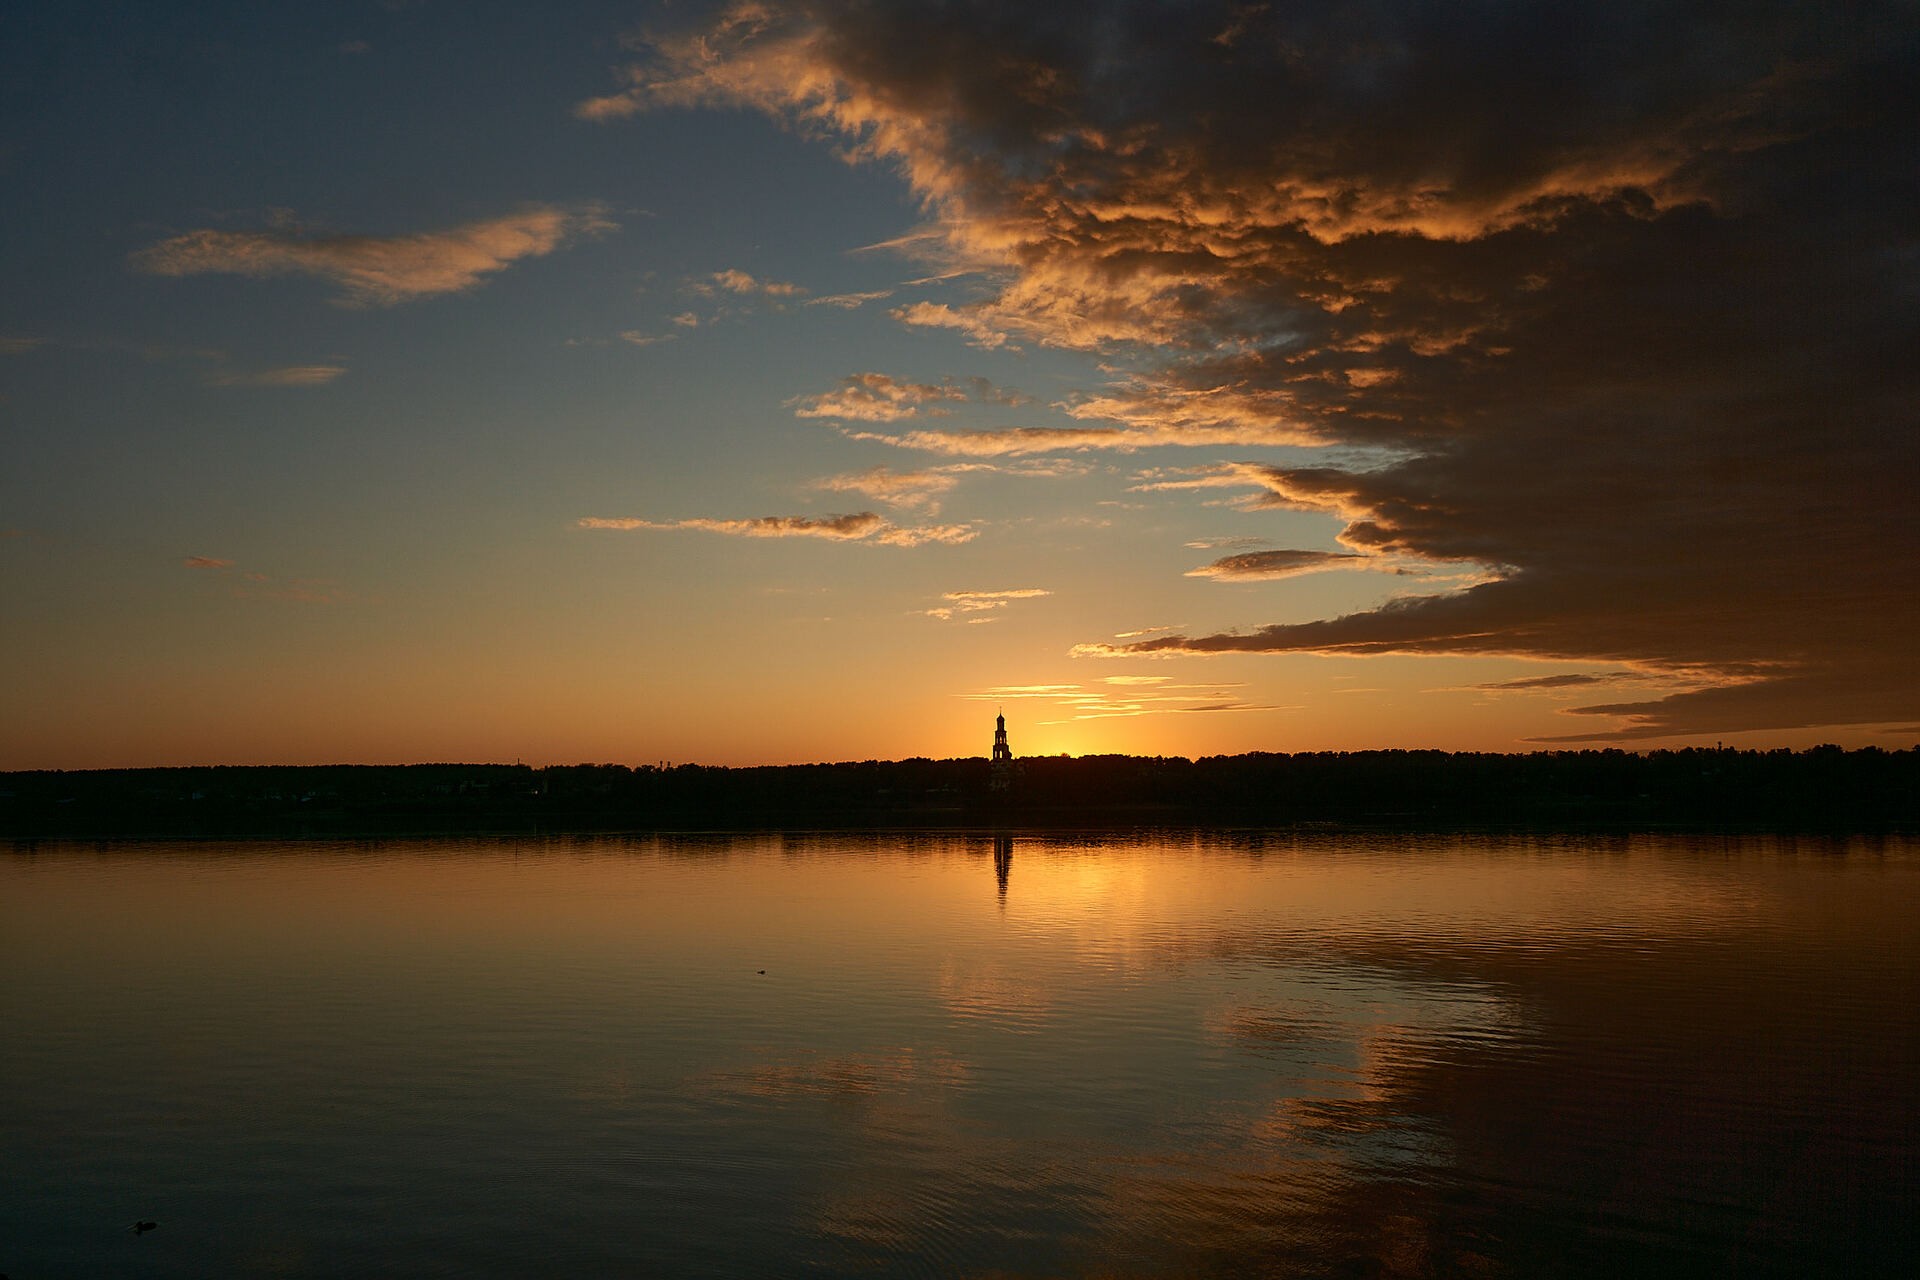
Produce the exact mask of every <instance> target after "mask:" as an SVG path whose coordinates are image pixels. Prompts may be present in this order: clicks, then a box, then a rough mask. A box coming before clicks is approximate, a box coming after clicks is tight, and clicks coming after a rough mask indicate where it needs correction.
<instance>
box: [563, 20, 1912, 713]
mask: <svg viewBox="0 0 1920 1280" xmlns="http://www.w3.org/2000/svg"><path fill="white" fill-rule="evenodd" d="M1569 4H1570V5H1571V8H1569V6H1568V5H1561V6H1557V7H1556V8H1555V9H1554V11H1553V13H1552V15H1551V17H1549V16H1548V15H1547V14H1546V11H1545V10H1542V11H1540V12H1539V13H1537V14H1531V15H1530V14H1521V15H1520V16H1518V17H1517V18H1516V17H1515V15H1514V14H1512V13H1509V12H1508V11H1506V10H1504V9H1503V10H1499V11H1497V12H1496V11H1495V10H1491V9H1489V10H1460V11H1457V12H1456V11H1449V17H1448V24H1447V36H1446V39H1444V40H1434V39H1433V38H1432V28H1431V25H1430V24H1431V22H1432V13H1431V11H1429V10H1428V9H1425V8H1422V7H1419V6H1403V7H1400V8H1392V7H1389V8H1386V9H1381V8H1378V7H1373V8H1368V9H1365V10H1359V9H1355V10H1351V11H1348V10H1337V9H1336V10H1329V11H1322V10H1306V9H1300V8H1298V7H1289V6H1244V7H1241V8H1239V9H1237V10H1236V11H1235V14H1234V15H1233V17H1232V19H1231V21H1228V22H1225V23H1224V24H1223V23H1222V22H1221V21H1220V20H1219V15H1207V14H1199V15H1195V16H1192V17H1190V18H1183V17H1181V16H1179V15H1174V14H1172V13H1171V11H1163V10H1158V9H1151V8H1147V9H1134V8H1122V9H1117V10H1114V11H1113V12H1112V13H1110V14H1108V15H1107V17H1106V19H1105V20H1103V22H1101V23H1100V24H1097V26H1093V25H1088V24H1084V23H1077V22H1073V21H1068V20H1064V19H1061V18H1060V17H1059V16H1058V15H1057V14H1055V13H1054V12H1053V11H1052V10H1049V9H1047V8H1046V7H1045V6H1031V5H1014V4H994V3H987V4H985V5H973V6H965V7H962V8H950V7H941V6H932V7H928V6H905V5H903V6H862V7H858V8H855V9H840V8H835V7H817V6H811V5H798V4H793V5H788V4H781V3H775V2H773V0H757V2H755V3H746V4H738V5H735V6H733V7H731V8H729V9H728V10H726V11H725V12H724V13H723V14H722V15H721V16H720V17H719V18H718V19H717V20H712V21H707V22H705V23H704V24H703V25H701V26H699V27H698V28H697V29H692V30H688V31H684V32H681V33H676V34H671V35H668V36H664V37H661V38H659V39H656V40H652V41H650V42H648V43H647V44H646V46H645V47H644V49H643V56H642V57H641V58H640V60H638V61H637V62H636V63H635V65H633V66H632V67H630V68H628V69H627V70H626V71H625V72H624V73H623V74H624V80H623V82H622V84H620V85H619V86H617V88H616V91H615V92H614V93H612V94H609V95H607V96H605V97H602V98H599V99H595V100H592V101H590V102H587V103H583V104H581V106H580V107H579V108H578V111H579V113H580V114H581V115H583V116H586V117H588V118H596V119H610V118H613V117H616V116H619V115H623V114H631V113H633V112H636V111H641V110H649V109H656V108H664V107H677V108H686V107H697V106H728V107H737V106H746V107H750V108H753V109H757V110H760V111H762V112H765V113H767V114H769V115H771V116H773V117H775V118H777V119H779V120H781V121H782V122H784V123H786V124H787V125H789V126H790V127H793V128H794V129H796V130H797V131H799V132H800V133H802V134H803V135H805V136H810V137H816V138H820V139H823V140H828V141H831V142H832V143H834V144H836V145H838V146H839V147H840V148H841V150H842V152H843V154H844V155H845V156H846V157H847V158H848V159H849V160H851V161H854V162H877V163H883V164H885V165H887V166H888V167H889V168H890V169H891V170H892V171H895V172H898V173H899V174H901V175H902V177H903V178H904V180H905V181H906V182H907V183H908V185H909V186H910V188H911V190H912V191H913V193H914V194H915V195H916V196H917V197H918V198H919V199H920V200H921V202H922V204H923V206H924V208H925V210H926V215H927V221H926V222H925V224H924V225H923V226H922V227H920V228H919V229H917V230H916V231H914V232H913V233H911V234H910V235H909V236H906V237H902V238H901V240H900V241H899V242H898V243H897V245H896V246H895V247H896V249H897V250H898V251H902V252H908V253H913V254H916V255H919V256H921V257H924V258H927V259H929V260H930V261H932V262H933V263H934V265H935V267H936V268H937V271H938V276H937V278H939V279H950V278H952V277H954V276H955V275H956V274H960V273H969V274H972V275H973V276H974V278H975V282H976V285H977V287H976V288H975V290H974V291H973V292H972V293H970V294H969V295H968V297H967V298H966V300H965V301H964V302H957V303H956V302H940V301H930V300H929V301H919V302H915V303H913V304H910V305H908V306H903V307H900V308H898V309H897V310H896V311H895V313H894V314H895V316H896V318H897V319H898V320H899V321H900V322H902V323H904V324H908V325H914V326H922V327H929V326H930V327H938V328H946V329H951V330H953V331H955V332H957V333H959V334H961V335H963V336H965V337H966V338H967V339H968V340H969V341H972V342H973V343H975V344H977V345H980V346H985V347H994V346H1003V347H1004V346H1012V345H1015V344H1016V343H1037V344H1041V345H1049V346H1056V347H1063V348H1069V349H1074V350H1079V351H1084V352H1088V353H1092V354H1094V355H1096V356H1098V357H1099V358H1100V359H1102V360H1103V361H1105V362H1106V363H1107V364H1108V366H1109V367H1111V368H1112V369H1113V370H1114V371H1115V372H1114V374H1113V376H1114V378H1115V382H1114V384H1113V385H1112V386H1110V387H1108V388H1105V389H1103V390H1102V391H1100V392H1099V393H1097V394H1094V395H1089V396H1086V397H1083V398H1080V399H1078V400H1075V401H1073V402H1071V403H1070V404H1069V405H1068V406H1067V407H1066V411H1067V412H1068V413H1070V414H1073V415H1075V416H1078V417H1080V418H1082V419H1083V420H1091V421H1090V423H1089V425H1088V426H1086V427H1084V428H1077V429H1048V428H1040V427H1028V428H1015V429H1011V430H1005V431H992V432H987V431H962V432H931V431H913V432H907V433H903V434H900V435H881V434H871V433H861V432H849V433H848V434H849V435H850V436H852V437H853V438H855V439H863V440H873V441H878V442H883V443H887V444H892V445H896V446H899V447H906V448H914V449H920V450H924V451H927V452H931V453H937V454H944V455H947V456H952V457H971V458H997V457H1012V456H1020V455H1027V454H1036V453H1047V452H1056V451H1074V450H1094V449H1104V450H1120V451H1126V450H1135V449H1142V448H1149V447H1160V446H1166V445H1183V444H1184V445H1195V444H1199V445H1208V446H1227V447H1242V446H1255V445H1258V446H1273V445H1288V446H1295V447H1303V446H1304V447H1318V448H1322V449H1323V450H1325V452H1324V453H1323V455H1322V456H1321V457H1320V458H1319V459H1318V460H1317V464H1316V465H1312V466H1276V465H1267V464H1255V463H1244V464H1233V465H1232V466H1230V467H1223V468H1221V469H1218V470H1216V471H1213V472H1211V473H1202V474H1191V475H1187V476H1174V477H1171V478H1166V479H1161V480H1154V481H1149V482H1148V483H1149V484H1150V485H1152V486H1153V487H1155V488H1157V489H1159V490H1161V491H1168V492H1173V491H1178V490H1179V489H1182V488H1187V489H1200V488H1233V487H1241V488H1246V489H1249V490H1251V491H1252V502H1253V503H1254V504H1255V505H1257V506H1268V507H1273V508H1289V509H1297V510H1307V511H1313V512H1318V513H1321V514H1323V515H1325V516H1327V517H1329V518H1330V519H1331V520H1332V521H1335V522H1337V524H1338V526H1339V533H1338V539H1339V541H1340V543H1341V544H1342V545H1343V546H1345V547H1347V548H1349V549H1350V550H1351V551H1352V552H1354V553H1355V554H1358V555H1363V556H1367V557H1404V558H1406V559H1407V560H1411V561H1418V562H1422V563H1428V564H1438V563H1452V564H1457V565H1463V566H1470V567H1471V568H1470V570H1469V572H1468V573H1467V574H1465V575H1464V576H1463V577H1462V579H1461V580H1460V581H1458V582H1456V583H1454V584H1452V588H1451V589H1449V590H1445V591H1438V592H1436V593H1435V594H1432V595H1426V596H1419V597H1411V598H1401V599H1396V600H1393V601H1390V602H1388V603H1386V604H1384V605H1382V606H1380V607H1378V608H1375V609H1370V610H1366V611H1362V612H1359V613H1355V614H1350V615H1347V616H1344V617H1336V618H1326V619H1320V620H1315V621H1308V622H1300V623H1285V624H1269V625H1264V626H1262V625H1254V626H1249V627H1245V628H1236V629H1228V630H1221V631H1218V632H1214V633H1211V634H1201V635H1191V636H1189V635H1182V634H1177V633H1176V634H1167V635H1156V636H1153V637H1150V638H1139V642H1138V643H1136V644H1134V645H1132V646H1101V645H1094V646H1089V647H1088V649H1087V651H1089V652H1129V653H1138V654H1140V655H1142V656H1149V655H1153V654H1180V655H1196V656H1197V655H1204V654H1212V653H1227V652H1235V653H1246V652H1274V653H1287V652H1320V653H1346V654H1370V653H1399V654H1461V653H1475V654H1501V655H1511V656H1524V657H1534V658H1548V659H1554V660H1563V661H1570V662H1590V661H1608V662H1617V663H1621V664H1624V665H1626V666H1627V667H1629V668H1631V669H1633V670H1637V671H1643V672H1652V673H1656V674H1657V673H1663V672H1664V673H1690V674H1691V675H1692V676H1693V677H1695V678H1696V679H1697V680H1698V681H1699V683H1698V685H1697V687H1694V688H1690V689H1688V690H1685V691H1682V692H1678V693H1673V694H1671V695H1669V696H1666V697H1662V698H1658V699H1653V700H1648V701H1641V702H1619V703H1607V704H1598V705H1595V706H1592V707H1584V708H1578V709H1576V710H1577V713H1579V714H1583V715H1587V716H1591V717H1596V718H1599V719H1601V720H1602V721H1611V722H1612V725H1613V727H1607V725H1605V724H1603V725H1602V726H1601V727H1598V728H1596V729H1594V730H1593V731H1592V732H1590V733H1588V734H1586V735H1584V736H1586V737H1588V738H1608V737H1621V738H1642V737H1657V736H1660V735H1662V734H1680V733H1709V732H1733V731H1740V730H1744V729H1753V728H1768V727H1773V728H1790V727H1799V726H1807V725H1824V724H1855V723H1857V724H1877V723H1909V722H1912V721H1913V720H1914V719H1915V718H1916V717H1920V673H1916V670H1915V667H1914V662H1913V658H1912V657H1911V650H1912V643H1911V639H1910V637H1911V636H1912V635H1913V634H1914V633H1915V632H1916V631H1920V580H1916V566H1920V525H1916V524H1915V522H1914V521H1912V520H1911V519H1908V518H1905V517H1906V511H1907V508H1908V507H1909V506H1910V505H1911V494H1912V491H1913V488H1914V481H1915V478H1916V476H1920V433H1916V432H1915V431H1913V430H1912V429H1911V428H1912V418H1913V408H1912V406H1913V405H1914V404H1915V403H1920V374H1917V373H1916V370H1915V367H1914V363H1913V361H1912V360H1911V353H1910V351H1909V350H1908V348H1909V347H1911V345H1912V344H1911V342H1910V341H1903V339H1904V338H1905V336H1906V335H1909V334H1911V333H1913V332H1915V331H1916V330H1920V289H1916V288H1915V287H1914V278H1915V277H1914V269H1913V262H1912V253H1911V243H1910V241H1911V236H1910V235H1909V234H1908V233H1907V232H1906V230H1905V229H1904V227H1905V224H1904V223H1903V222H1902V221H1901V217H1900V215H1901V213H1902V212H1903V211H1904V210H1905V209H1907V208H1908V207H1909V206H1911V204H1912V203H1913V201H1912V200H1911V199H1910V198H1908V193H1906V191H1905V188H1904V187H1901V186H1900V185H1899V184H1898V183H1895V184H1894V185H1892V186H1889V185H1888V182H1887V179H1886V177H1885V175H1888V174H1903V175H1904V174H1909V173H1913V172H1916V171H1920V156H1917V155H1916V151H1915V143H1914V140H1913V137H1914V135H1913V130H1912V128H1911V120H1910V118H1909V117H1910V115H1911V113H1910V112H1907V111H1904V110H1903V109H1902V104H1904V103H1906V101H1907V98H1908V96H1909V95H1908V92H1907V85H1908V83H1909V82H1910V81H1911V79H1912V75H1911V71H1912V68H1911V66H1910V65H1909V64H1910V63H1911V59H1910V58H1908V57H1906V56H1905V55H1904V54H1899V53H1893V54H1890V53H1889V52H1888V50H1890V49H1893V50H1903V49H1906V48H1908V47H1909V46H1910V45H1911V44H1912V41H1913V39H1914V38H1915V36H1916V34H1920V30H1917V29H1916V28H1917V24H1916V21H1915V20H1914V19H1913V18H1912V17H1911V16H1910V15H1909V16H1903V17H1900V18H1897V19H1896V18H1888V19H1887V20H1886V22H1876V23H1867V24H1844V23H1833V22H1831V21H1828V20H1827V19H1826V16H1825V15H1824V14H1822V13H1820V12H1818V11H1816V10H1814V9H1806V8H1799V9H1796V8H1794V7H1792V6H1784V7H1779V8H1774V9H1769V10H1768V11H1767V14H1768V16H1767V19H1766V21H1764V22H1758V23H1754V22H1750V21H1747V20H1746V19H1744V18H1741V17H1730V16H1728V13H1727V11H1725V10H1724V9H1723V8H1715V7H1713V6H1707V5H1699V4H1690V3H1686V2H1685V0H1683V2H1682V3H1681V4H1680V5H1679V6H1678V7H1677V8H1667V9H1662V10H1661V11H1660V12H1659V13H1658V14H1655V13H1653V12H1652V11H1651V10H1644V9H1633V8H1631V7H1622V6H1618V5H1612V4H1607V3H1602V2H1601V0H1569ZM1888 23H1891V24H1892V25H1891V26H1889V25H1888ZM1568 29H1577V30H1580V31H1581V32H1582V33H1583V37H1582V39H1581V40H1579V41H1577V42H1573V43H1569V42H1567V41H1566V40H1565V38H1564V32H1565V31H1566V30H1568ZM900 50H913V51H915V56H913V57H911V58H903V57H901V56H900V54H899V51H900ZM1415 55H1417V56H1415ZM1108 424H1111V425H1108ZM1222 563H1225V562H1222ZM1251 563H1256V564H1257V563H1265V564H1266V565H1267V566H1269V567H1272V566H1274V565H1276V564H1278V563H1279V561H1276V560H1273V559H1271V558H1269V559H1268V560H1267V561H1265V562H1257V561H1256V562H1251Z"/></svg>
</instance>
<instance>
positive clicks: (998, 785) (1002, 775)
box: [988, 713, 1013, 791]
mask: <svg viewBox="0 0 1920 1280" xmlns="http://www.w3.org/2000/svg"><path fill="white" fill-rule="evenodd" d="M992 769H993V772H992V775H991V780H990V782H989V784H988V785H989V786H991V787H992V788H993V790H995V791H1005V790H1006V789H1007V788H1009V787H1011V786H1012V785H1013V748H1012V747H1010V746H1008V745H1007V717H1006V715H1005V714H1004V713H1002V714H1000V715H997V716H995V717H994V718H993V765H992Z"/></svg>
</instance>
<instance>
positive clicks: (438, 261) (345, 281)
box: [132, 205, 614, 306]
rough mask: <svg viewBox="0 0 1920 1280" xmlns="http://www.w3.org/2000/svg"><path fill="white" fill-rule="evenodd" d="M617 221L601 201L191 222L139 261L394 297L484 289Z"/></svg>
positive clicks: (351, 297) (352, 298)
mask: <svg viewBox="0 0 1920 1280" xmlns="http://www.w3.org/2000/svg"><path fill="white" fill-rule="evenodd" d="M613 229H614V224H613V223H612V222H610V221H609V220H608V219H607V218H606V216H605V215H604V213H603V212H602V211H601V210H600V208H599V207H598V206H594V205H589V206H583V207H580V208H576V209H562V208H556V207H552V206H534V207H531V208H528V209H526V210H523V211H522V212H519V213H513V214H508V215H506V216H504V217H499V218H489V219H486V220H484V221H480V222H470V223H467V224H466V225H464V226H459V227H452V228H449V229H447V230H445V231H427V232H418V233H415V234H412V235H398V236H369V235H315V234H307V233H302V232H298V231H288V230H278V229H276V230H271V231H215V230H202V231H190V232H187V233H186V234H184V235H178V236H174V237H172V238H171V239H167V240H162V241H161V242H160V243H159V244H156V245H153V246H151V247H149V248H146V249H143V250H141V251H139V252H138V253H135V254H134V255H133V256H132V263H133V265H134V267H135V268H137V269H138V270H141V271H145V272H148V273H150V274H153V275H162V276H187V275H199V274H204V273H208V272H219V273H226V274H230V275H243V276H255V277H264V276H275V275H312V276H318V277H320V278H321V279H324V280H330V281H332V282H333V283H334V284H336V285H338V286H339V287H340V288H341V290H342V296H341V301H342V302H344V303H346V304H348V305H356V306H358V305H372V306H392V305H394V304H395V303H400V302H408V301H411V300H413V299H415V298H424V297H431V296H434V295H436V294H443V293H461V292H464V291H466V290H468V289H472V288H476V287H478V286H479V285H480V284H481V283H482V282H483V281H484V280H485V279H486V277H487V276H490V275H492V274H494V273H495V272H498V271H502V270H504V269H505V268H507V267H508V266H511V265H512V264H513V263H515V262H517V261H519V260H521V259H522V258H538V257H543V256H545V255H546V254H549V253H551V252H553V251H554V250H555V249H558V248H560V247H561V246H562V245H564V244H565V243H567V242H568V241H569V240H572V239H575V238H577V237H579V236H582V235H590V234H597V233H600V232H604V231H609V230H613Z"/></svg>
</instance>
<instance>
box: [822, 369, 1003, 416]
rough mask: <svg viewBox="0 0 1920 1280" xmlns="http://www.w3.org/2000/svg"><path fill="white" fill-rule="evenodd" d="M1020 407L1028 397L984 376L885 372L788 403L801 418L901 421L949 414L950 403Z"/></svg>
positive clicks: (853, 378) (858, 376)
mask: <svg viewBox="0 0 1920 1280" xmlns="http://www.w3.org/2000/svg"><path fill="white" fill-rule="evenodd" d="M969 402H972V403H991V404H1003V405H1021V404H1026V403H1027V402H1028V397H1026V396H1023V395H1021V394H1020V393H1019V392H1017V391H1010V390H1008V389H1006V388H1004V387H997V386H995V385H994V384H993V383H991V382H989V381H988V380H987V379H985V378H964V379H955V378H948V379H945V380H943V381H941V382H938V383H931V382H904V381H901V380H900V379H898V378H894V377H890V376H888V375H887V374H884V373H856V374H853V375H852V376H851V377H848V378H846V379H845V380H843V381H842V383H841V385H840V386H839V387H838V388H837V389H835V390H833V391H828V392H823V393H822V394H820V395H815V396H800V397H798V398H796V399H794V400H791V401H789V402H788V403H789V404H794V405H797V406H799V407H798V408H796V409H795V410H794V416H795V417H799V418H839V419H843V420H848V421H854V422H899V421H902V420H904V419H907V418H917V417H921V416H926V417H934V418H937V417H944V416H946V414H948V413H949V412H951V410H950V409H949V408H948V406H949V405H954V404H965V403H969Z"/></svg>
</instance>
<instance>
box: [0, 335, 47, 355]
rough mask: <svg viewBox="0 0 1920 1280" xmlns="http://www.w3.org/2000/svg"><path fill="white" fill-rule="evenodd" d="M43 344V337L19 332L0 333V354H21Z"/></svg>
mask: <svg viewBox="0 0 1920 1280" xmlns="http://www.w3.org/2000/svg"><path fill="white" fill-rule="evenodd" d="M43 345H45V342H44V340H43V339H40V338H32V337H28V336H27V335H25V334H20V333H0V356H22V355H25V354H26V353H27V352H29V351H33V350H36V349H37V348H39V347H41V346H43Z"/></svg>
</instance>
